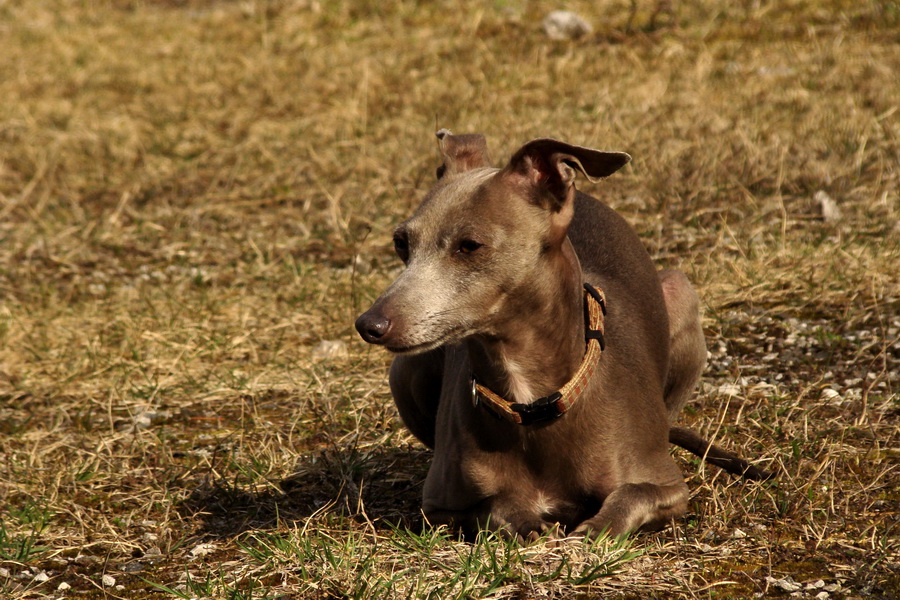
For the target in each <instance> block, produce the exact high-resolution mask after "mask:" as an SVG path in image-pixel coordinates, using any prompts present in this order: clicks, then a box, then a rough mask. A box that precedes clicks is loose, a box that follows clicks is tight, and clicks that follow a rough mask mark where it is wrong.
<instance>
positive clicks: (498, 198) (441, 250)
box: [356, 129, 631, 352]
mask: <svg viewBox="0 0 900 600" xmlns="http://www.w3.org/2000/svg"><path fill="white" fill-rule="evenodd" d="M437 137H438V146H439V149H440V152H441V156H442V158H443V164H442V165H441V167H439V168H438V172H437V174H438V182H437V184H436V185H435V186H434V187H433V188H432V189H431V190H430V191H429V192H428V194H427V195H426V196H425V199H424V200H423V201H422V203H421V205H419V207H418V208H417V209H416V211H415V213H414V214H413V215H412V216H411V217H410V218H409V219H407V220H406V221H404V222H403V223H401V224H400V225H399V226H398V227H397V228H396V229H395V230H394V247H395V249H396V252H397V255H398V256H399V257H400V259H401V260H402V261H403V262H404V263H405V264H406V269H405V270H404V271H403V272H402V273H401V274H400V276H399V277H398V278H397V280H396V281H394V283H392V284H391V286H390V287H388V289H387V290H386V291H385V292H384V293H383V294H382V295H381V297H380V298H378V300H376V301H375V304H373V305H372V307H371V308H370V309H369V310H368V311H366V312H365V313H363V314H362V315H361V316H360V317H359V318H358V319H357V320H356V329H357V331H359V333H360V335H361V336H362V337H363V339H365V340H366V341H367V342H370V343H372V344H380V345H383V346H385V347H386V348H387V349H388V350H391V351H393V352H424V351H427V350H431V349H434V348H437V347H439V346H443V345H445V344H451V343H455V342H458V341H461V340H463V339H465V338H466V337H469V336H472V335H479V334H481V335H488V336H491V335H499V332H500V331H501V329H502V328H503V327H505V326H507V325H508V324H509V322H510V321H511V320H514V318H515V317H516V315H517V313H519V312H521V311H522V310H527V305H528V302H529V301H532V299H533V298H535V297H537V295H536V294H534V291H535V289H536V287H537V286H541V285H542V284H544V283H545V280H546V279H547V277H546V273H548V272H550V271H548V270H552V269H556V268H564V266H563V262H564V261H561V260H560V259H561V253H562V251H563V247H564V246H565V245H566V232H567V231H568V228H569V223H570V222H571V220H572V217H573V215H574V212H575V208H574V204H575V188H574V181H575V175H576V171H579V172H581V173H582V174H584V175H585V176H587V177H588V178H590V179H591V180H594V179H596V178H601V177H606V176H608V175H611V174H612V173H614V172H615V171H617V170H618V169H620V168H621V167H622V166H624V165H625V164H626V163H627V162H628V161H629V160H631V157H630V156H628V155H627V154H624V153H622V152H600V151H598V150H591V149H589V148H582V147H579V146H573V145H570V144H565V143H563V142H559V141H556V140H552V139H538V140H533V141H531V142H528V143H527V144H525V145H524V146H522V147H521V148H519V150H518V151H516V153H515V154H514V155H513V157H512V158H511V159H510V161H509V163H508V164H507V165H506V166H505V167H503V168H502V169H495V168H492V167H491V166H490V164H489V159H488V152H487V144H486V142H485V139H484V137H483V136H481V135H457V136H455V135H451V134H450V132H449V131H447V130H445V129H442V130H441V131H439V132H438V133H437Z"/></svg>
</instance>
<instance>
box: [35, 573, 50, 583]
mask: <svg viewBox="0 0 900 600" xmlns="http://www.w3.org/2000/svg"><path fill="white" fill-rule="evenodd" d="M49 579H50V576H49V575H47V574H46V573H44V572H43V571H38V574H37V575H35V576H34V580H33V581H34V582H35V583H44V582H45V581H48V580H49Z"/></svg>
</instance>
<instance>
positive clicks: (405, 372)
mask: <svg viewBox="0 0 900 600" xmlns="http://www.w3.org/2000/svg"><path fill="white" fill-rule="evenodd" d="M443 374H444V348H437V349H436V350H431V351H430V352H425V353H423V354H415V355H401V356H398V357H396V358H395V359H394V362H393V363H391V374H390V383H391V393H392V394H393V396H394V402H395V403H396V404H397V410H398V411H399V412H400V418H401V419H403V423H404V425H406V427H407V428H408V429H409V430H410V431H411V432H412V434H413V435H414V436H416V437H417V438H419V440H420V441H421V442H422V443H423V444H425V445H426V446H428V447H429V448H434V429H435V420H436V419H437V410H438V401H439V400H440V397H441V380H442V379H443Z"/></svg>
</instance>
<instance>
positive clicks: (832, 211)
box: [813, 190, 841, 223]
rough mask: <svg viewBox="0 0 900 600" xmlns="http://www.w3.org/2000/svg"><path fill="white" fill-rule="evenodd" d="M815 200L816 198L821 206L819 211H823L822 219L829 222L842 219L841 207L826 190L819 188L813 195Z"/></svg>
mask: <svg viewBox="0 0 900 600" xmlns="http://www.w3.org/2000/svg"><path fill="white" fill-rule="evenodd" d="M813 200H815V202H816V204H817V205H818V207H819V211H820V212H821V213H822V219H824V220H825V221H827V222H829V223H833V222H834V221H840V219H841V209H840V208H839V207H838V205H837V202H835V201H834V198H832V197H831V196H829V195H828V194H827V193H825V192H824V191H822V190H819V191H818V192H816V193H815V195H814V196H813Z"/></svg>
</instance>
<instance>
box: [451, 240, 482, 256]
mask: <svg viewBox="0 0 900 600" xmlns="http://www.w3.org/2000/svg"><path fill="white" fill-rule="evenodd" d="M482 246H484V244H480V243H478V242H476V241H475V240H463V241H461V242H460V243H459V247H458V248H457V249H456V251H457V252H459V253H460V254H472V253H473V252H475V251H476V250H478V249H479V248H481V247H482Z"/></svg>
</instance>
